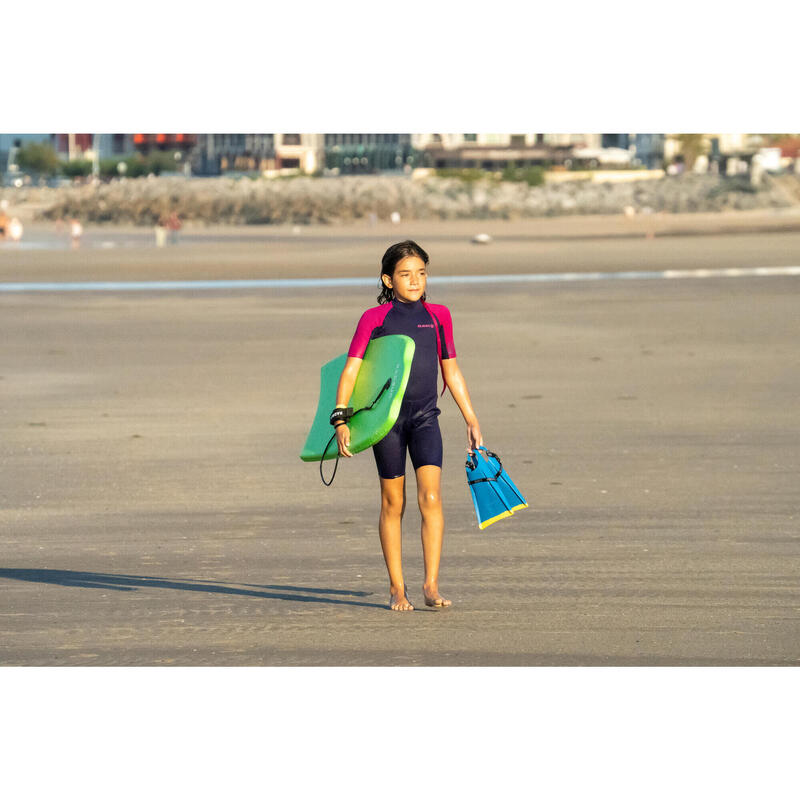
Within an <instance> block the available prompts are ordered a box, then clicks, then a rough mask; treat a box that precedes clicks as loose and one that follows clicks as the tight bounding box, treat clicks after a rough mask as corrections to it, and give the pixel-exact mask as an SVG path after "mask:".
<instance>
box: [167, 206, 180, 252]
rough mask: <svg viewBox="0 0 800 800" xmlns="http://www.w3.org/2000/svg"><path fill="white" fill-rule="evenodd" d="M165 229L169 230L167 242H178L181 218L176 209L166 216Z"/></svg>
mask: <svg viewBox="0 0 800 800" xmlns="http://www.w3.org/2000/svg"><path fill="white" fill-rule="evenodd" d="M167 229H168V231H169V243H170V244H178V231H179V230H180V229H181V220H180V217H179V216H178V212H177V211H173V212H172V213H171V214H170V215H169V217H167Z"/></svg>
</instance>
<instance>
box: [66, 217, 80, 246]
mask: <svg viewBox="0 0 800 800" xmlns="http://www.w3.org/2000/svg"><path fill="white" fill-rule="evenodd" d="M81 236H83V225H81V223H80V222H79V221H78V220H77V219H76V218H75V217H73V218H72V219H71V220H70V221H69V238H70V244H71V245H72V249H73V250H77V249H78V248H79V247H80V246H81Z"/></svg>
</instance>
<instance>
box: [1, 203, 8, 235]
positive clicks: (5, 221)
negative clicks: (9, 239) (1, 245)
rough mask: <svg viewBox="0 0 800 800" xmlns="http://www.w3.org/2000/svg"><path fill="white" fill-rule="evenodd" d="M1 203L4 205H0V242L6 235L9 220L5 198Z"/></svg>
mask: <svg viewBox="0 0 800 800" xmlns="http://www.w3.org/2000/svg"><path fill="white" fill-rule="evenodd" d="M3 204H4V205H3V206H2V207H0V242H2V241H4V240H5V238H6V236H8V223H9V222H10V220H9V218H8V214H6V209H5V200H4V201H3Z"/></svg>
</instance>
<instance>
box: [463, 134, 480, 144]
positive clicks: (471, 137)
mask: <svg viewBox="0 0 800 800" xmlns="http://www.w3.org/2000/svg"><path fill="white" fill-rule="evenodd" d="M464 141H465V142H477V141H478V134H477V133H465V134H464Z"/></svg>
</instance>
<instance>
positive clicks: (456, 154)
mask: <svg viewBox="0 0 800 800" xmlns="http://www.w3.org/2000/svg"><path fill="white" fill-rule="evenodd" d="M601 137H602V134H596V133H420V134H412V136H411V143H412V145H413V146H414V148H415V149H417V150H419V151H420V152H421V153H422V159H421V160H422V166H426V167H433V168H435V169H443V168H475V169H485V170H500V169H503V167H505V166H507V165H508V164H510V163H512V162H513V163H514V165H515V166H518V167H520V166H534V165H546V164H563V163H565V162H567V161H568V160H569V157H570V154H571V153H572V151H573V150H574V149H576V148H599V147H600V146H601Z"/></svg>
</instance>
